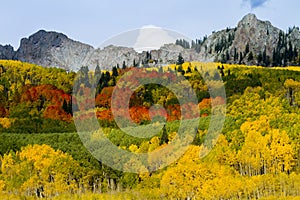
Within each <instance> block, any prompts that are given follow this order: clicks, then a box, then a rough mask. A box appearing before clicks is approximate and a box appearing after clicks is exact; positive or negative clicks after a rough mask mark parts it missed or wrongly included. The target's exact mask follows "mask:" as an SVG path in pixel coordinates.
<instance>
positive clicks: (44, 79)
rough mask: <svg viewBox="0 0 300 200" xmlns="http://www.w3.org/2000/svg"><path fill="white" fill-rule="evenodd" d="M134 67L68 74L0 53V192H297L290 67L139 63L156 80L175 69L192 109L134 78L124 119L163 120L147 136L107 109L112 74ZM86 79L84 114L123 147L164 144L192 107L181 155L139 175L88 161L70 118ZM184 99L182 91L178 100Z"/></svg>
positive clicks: (147, 148)
mask: <svg viewBox="0 0 300 200" xmlns="http://www.w3.org/2000/svg"><path fill="white" fill-rule="evenodd" d="M134 68H136V67H127V66H124V67H121V68H120V67H117V66H116V67H114V68H113V69H112V71H104V70H101V69H100V67H97V68H96V69H95V71H90V70H89V68H88V67H82V68H81V69H80V70H79V72H78V73H75V72H66V71H64V70H62V69H57V68H43V67H41V66H36V65H32V64H28V63H22V62H19V61H10V60H1V61H0V93H1V95H0V98H1V99H0V141H1V146H0V165H1V168H0V197H1V199H9V198H11V199H35V198H37V197H38V198H39V197H45V198H53V199H71V198H76V199H299V196H300V134H299V132H300V124H299V120H300V68H298V67H295V66H294V67H278V68H275V67H274V68H264V67H257V66H245V65H237V64H236V65H230V64H221V63H200V62H185V63H180V62H178V63H177V64H173V65H168V66H164V67H158V68H147V69H146V73H147V77H150V78H152V79H155V78H157V77H158V74H163V77H164V78H163V79H162V81H170V82H172V80H175V79H176V77H178V76H182V75H183V76H184V77H185V78H186V79H187V80H188V81H189V83H190V85H191V86H192V88H193V89H194V91H195V94H196V97H197V102H198V103H197V105H196V106H198V108H199V110H200V111H199V113H198V112H196V111H195V110H191V112H189V113H182V112H181V109H180V105H179V100H178V99H177V98H176V97H175V95H174V93H173V92H172V91H170V90H169V89H167V88H165V87H161V86H159V85H156V84H147V85H144V86H142V87H139V88H138V90H136V91H135V92H134V93H133V95H132V96H131V98H130V104H129V113H130V116H129V117H130V118H131V119H132V121H133V122H135V123H136V124H138V125H139V126H142V125H147V124H150V120H151V119H160V118H165V119H166V125H165V126H164V128H163V129H162V130H161V131H160V132H159V133H157V134H156V135H154V136H153V137H151V138H137V137H133V136H131V135H128V134H126V133H124V132H123V131H122V130H121V129H120V128H119V127H118V126H117V125H116V122H115V118H114V117H113V116H114V115H113V114H112V109H111V99H112V95H113V91H114V90H115V89H116V87H117V86H116V83H117V82H118V80H120V78H121V77H122V76H123V75H124V74H125V73H127V72H130V70H131V69H134ZM215 70H217V73H215ZM135 76H136V77H139V74H136V75H135ZM216 78H221V79H222V80H223V82H224V86H225V90H226V96H227V98H226V99H225V98H223V97H220V96H218V95H216V94H214V95H213V96H211V95H210V88H211V86H214V87H215V88H218V87H221V86H220V85H219V84H218V82H216V81H215V80H216ZM78 79H81V81H79V82H78V81H76V80H78ZM95 79H96V80H97V79H99V82H98V84H96V85H95V95H94V96H95V107H92V108H87V110H88V111H89V112H87V113H86V117H87V118H88V117H89V116H90V113H94V114H95V115H96V117H97V119H98V122H99V124H100V125H101V127H102V128H103V130H104V132H105V136H106V137H107V138H108V139H109V140H110V141H111V142H112V143H113V144H114V145H116V146H117V147H118V148H121V149H124V150H126V151H128V152H134V153H137V154H138V153H147V152H153V151H156V150H159V149H161V148H164V147H166V146H167V145H169V144H171V142H172V141H173V140H174V139H175V138H176V135H177V134H178V131H179V130H178V127H179V126H180V122H181V117H182V116H181V115H184V117H186V119H187V120H193V119H194V118H195V116H200V120H199V127H198V129H197V130H196V131H197V133H196V136H195V138H194V140H193V143H192V144H191V145H190V146H189V148H188V150H187V151H186V152H185V154H184V155H183V156H182V157H181V158H180V159H179V160H176V161H175V162H173V163H172V164H171V165H169V166H167V167H165V168H163V169H160V170H158V171H151V170H149V172H147V173H140V174H136V173H127V172H121V171H118V170H115V169H112V168H110V167H108V166H106V165H105V164H103V163H101V162H100V161H98V160H96V159H95V158H94V157H93V156H92V155H91V154H90V153H89V151H88V150H87V149H86V148H85V147H84V145H83V144H82V142H81V140H80V137H79V136H78V134H77V133H76V128H75V124H74V121H73V119H74V117H75V113H76V112H77V111H78V110H80V109H81V108H82V107H83V106H85V105H89V103H88V102H87V101H88V100H89V99H87V101H86V102H85V103H84V104H83V103H82V102H81V101H80V100H79V99H76V97H75V96H74V93H82V94H89V93H90V92H91V91H90V90H89V88H90V87H91V85H92V84H94V82H93V80H95ZM131 81H132V82H135V81H137V80H135V79H133V80H131ZM78 83H81V84H78ZM128 84H130V83H128ZM87 96H88V95H87ZM225 102H226V118H225V123H224V126H223V129H222V133H221V135H220V136H219V137H218V139H217V140H216V141H215V143H216V145H215V147H214V148H213V150H212V151H211V152H210V153H209V154H208V155H206V156H205V157H203V158H201V157H200V154H201V152H202V151H204V149H203V146H202V144H203V142H204V139H205V136H206V135H207V132H208V128H209V125H210V121H211V120H212V113H213V109H212V107H214V108H218V106H221V105H222V104H224V103H225ZM155 104H159V105H161V106H162V108H164V109H161V110H159V109H158V110H156V112H155V113H154V116H153V113H152V116H151V115H150V114H149V109H150V108H151V107H152V106H153V105H155ZM191 104H192V102H189V101H188V100H186V101H184V102H183V104H182V106H183V107H191V106H193V105H191ZM164 111H165V112H164ZM119 112H120V113H122V112H125V111H123V110H121V109H120V110H119ZM155 117H157V118H155ZM83 120H84V119H83ZM122 120H123V121H124V122H126V121H127V120H130V119H127V118H124V119H122ZM158 121H159V120H158ZM159 123H161V122H158V124H159ZM145 134H147V133H145ZM95 137H97V135H96V134H95ZM94 139H95V138H94ZM149 159H150V158H149ZM149 162H150V161H149ZM129 164H132V163H130V161H129V162H128V165H129Z"/></svg>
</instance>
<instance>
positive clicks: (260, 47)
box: [0, 13, 300, 71]
mask: <svg viewBox="0 0 300 200" xmlns="http://www.w3.org/2000/svg"><path fill="white" fill-rule="evenodd" d="M178 39H180V38H178ZM194 43H195V42H194ZM299 52H300V32H299V28H297V27H294V28H292V29H289V31H288V32H287V33H285V32H284V31H282V30H280V29H279V28H276V27H274V26H273V25H272V24H271V22H269V21H262V20H259V19H258V18H257V17H256V15H254V14H252V13H249V14H247V15H245V16H244V17H243V18H242V19H241V20H240V21H239V22H238V24H237V26H236V27H235V28H227V29H223V30H220V31H216V32H213V33H212V34H211V35H210V36H208V37H207V38H204V39H203V40H200V42H199V40H198V43H197V42H196V44H194V46H193V45H192V47H189V48H186V47H184V46H181V45H178V44H165V45H163V46H162V47H161V48H159V49H156V50H151V51H150V52H148V53H147V52H145V51H144V52H142V53H138V52H137V51H135V50H134V49H133V48H131V47H120V46H112V45H110V46H107V47H105V48H102V49H99V48H98V49H95V48H94V47H93V46H91V45H88V44H85V43H81V42H79V41H75V40H72V39H70V38H68V36H66V35H64V34H63V33H57V32H54V31H45V30H40V31H38V32H36V33H34V34H32V35H31V36H29V37H28V38H23V39H21V43H20V47H19V48H18V49H17V50H16V51H14V49H13V47H12V46H10V45H5V46H2V45H0V59H13V60H20V61H24V62H29V63H33V64H38V65H42V66H45V67H48V66H54V67H60V68H63V69H66V70H73V71H77V70H78V69H79V68H80V67H81V66H89V67H90V68H92V69H93V68H95V67H96V66H97V65H99V66H100V67H101V68H102V69H111V68H112V67H113V66H116V65H119V66H121V65H122V64H123V63H124V64H125V65H133V63H136V65H138V64H140V65H142V64H143V65H148V64H149V61H151V63H153V62H154V63H155V64H164V63H165V64H167V63H176V60H177V57H178V55H179V54H182V56H183V58H184V59H185V60H186V61H193V60H200V61H203V62H213V61H220V62H224V63H239V64H248V65H263V66H275V65H280V66H285V65H299V64H300V57H299V54H300V53H299ZM149 53H150V57H149Z"/></svg>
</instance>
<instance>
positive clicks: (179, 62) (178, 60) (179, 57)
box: [176, 53, 184, 65]
mask: <svg viewBox="0 0 300 200" xmlns="http://www.w3.org/2000/svg"><path fill="white" fill-rule="evenodd" d="M183 63H184V59H183V57H182V55H181V53H179V55H178V59H177V62H176V64H177V65H182V64H183Z"/></svg>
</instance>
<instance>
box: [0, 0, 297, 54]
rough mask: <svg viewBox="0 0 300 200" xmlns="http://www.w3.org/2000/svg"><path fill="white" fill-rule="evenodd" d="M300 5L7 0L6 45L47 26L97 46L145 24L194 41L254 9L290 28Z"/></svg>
mask: <svg viewBox="0 0 300 200" xmlns="http://www.w3.org/2000/svg"><path fill="white" fill-rule="evenodd" d="M299 8H300V1H299V0H286V1H282V0H230V1H225V0H209V1H198V0H180V1H179V0H151V1H143V0H127V1H121V0H119V1H117V0H77V1H76V0H23V1H19V0H9V1H4V0H2V2H1V12H0V18H1V20H0V27H1V30H0V44H2V45H4V44H11V45H13V46H14V47H15V48H18V46H19V42H20V39H21V38H23V37H28V36H29V35H31V34H33V33H35V32H36V31H38V30H40V29H44V30H49V31H50V30H53V31H58V32H62V33H65V34H66V35H68V36H69V37H70V38H72V39H75V40H79V41H82V42H85V43H88V44H91V45H92V46H94V47H97V46H99V45H100V44H101V43H102V42H103V41H105V40H107V39H108V38H110V37H111V36H114V35H116V34H119V33H121V32H124V31H128V30H131V29H136V28H140V27H142V26H145V25H155V26H159V27H162V28H166V29H171V30H174V31H177V32H179V33H182V34H183V35H186V36H187V37H189V38H192V39H194V38H200V37H202V36H204V35H205V34H207V35H209V34H211V32H212V31H214V30H220V29H223V28H226V27H234V26H236V25H237V23H238V21H239V20H240V19H241V18H242V17H243V16H244V15H246V14H247V13H249V12H251V13H255V14H256V15H257V17H258V18H259V19H263V20H269V21H271V22H272V24H273V25H275V26H277V27H279V28H281V29H283V30H286V29H287V28H288V27H289V26H293V25H296V26H300V12H299Z"/></svg>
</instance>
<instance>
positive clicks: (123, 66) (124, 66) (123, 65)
mask: <svg viewBox="0 0 300 200" xmlns="http://www.w3.org/2000/svg"><path fill="white" fill-rule="evenodd" d="M126 68H127V66H126V63H125V60H124V61H123V64H122V69H126Z"/></svg>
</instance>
